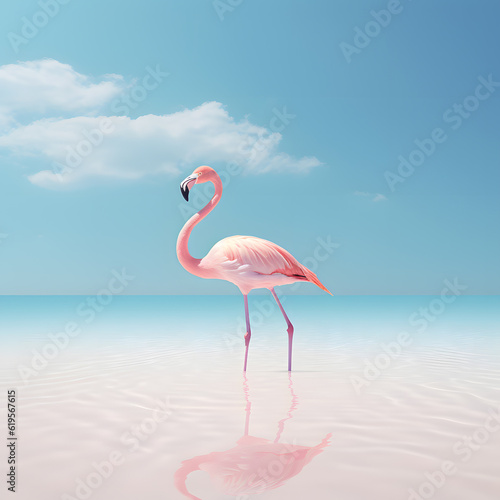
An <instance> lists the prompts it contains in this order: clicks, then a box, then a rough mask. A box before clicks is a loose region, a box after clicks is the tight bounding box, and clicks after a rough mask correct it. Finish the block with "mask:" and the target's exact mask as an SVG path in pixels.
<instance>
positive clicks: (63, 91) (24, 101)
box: [0, 59, 123, 127]
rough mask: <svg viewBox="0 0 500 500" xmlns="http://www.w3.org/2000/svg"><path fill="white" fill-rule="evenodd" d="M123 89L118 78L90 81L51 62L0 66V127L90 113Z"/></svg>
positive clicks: (110, 76)
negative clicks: (18, 121) (27, 118)
mask: <svg viewBox="0 0 500 500" xmlns="http://www.w3.org/2000/svg"><path fill="white" fill-rule="evenodd" d="M122 90H123V79H122V78H121V77H120V76H119V75H106V77H105V79H103V80H102V81H100V82H96V83H94V82H92V80H91V79H90V78H89V77H88V76H85V75H82V74H80V73H77V72H76V71H75V70H74V69H73V68H72V67H71V66H70V65H68V64H62V63H60V62H59V61H55V60H54V59H41V60H37V61H27V62H20V63H17V64H6V65H4V66H0V126H3V127H5V126H6V125H7V124H9V123H11V122H12V121H13V120H14V119H16V118H19V117H20V116H21V117H24V116H30V117H33V116H36V117H41V116H47V114H49V116H50V114H52V116H53V114H54V113H55V114H56V116H60V115H61V114H65V113H67V112H84V113H86V114H87V113H94V112H96V111H98V110H99V109H100V108H102V106H103V105H105V104H106V103H108V102H109V101H110V100H111V99H113V98H114V97H116V96H117V95H119V94H120V93H121V92H122Z"/></svg>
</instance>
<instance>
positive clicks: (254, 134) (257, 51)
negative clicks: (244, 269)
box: [0, 0, 500, 295]
mask: <svg viewBox="0 0 500 500" xmlns="http://www.w3.org/2000/svg"><path fill="white" fill-rule="evenodd" d="M233 3H234V4H237V2H233ZM42 4H43V1H42V2H41V3H37V2H34V1H23V2H18V3H10V4H9V5H8V6H6V7H5V8H4V10H3V15H2V18H1V19H0V33H1V36H0V54H1V60H0V175H1V186H2V196H1V197H0V213H1V217H0V235H1V237H0V256H1V258H0V266H1V268H0V275H1V277H2V280H1V289H0V291H1V292H2V293H4V294H93V293H96V292H97V291H98V290H100V289H101V288H103V287H105V286H106V284H107V283H108V282H109V280H110V277H111V276H112V274H111V273H112V271H113V270H122V269H124V268H125V269H126V270H127V272H128V273H129V274H130V275H133V276H134V279H133V280H132V281H131V283H130V285H129V286H128V287H127V288H126V290H125V291H124V293H131V294H212V293H213V294H225V293H238V291H237V289H236V288H235V287H234V286H233V285H231V284H227V283H223V282H215V281H210V280H201V279H199V278H197V277H194V276H191V275H189V274H187V273H186V271H184V269H182V267H181V266H180V264H179V263H178V262H177V258H176V255H175V241H176V238H177V234H178V232H179V230H180V229H181V227H182V225H183V224H184V222H185V213H184V212H182V207H184V208H186V207H193V206H195V207H197V208H201V206H198V205H197V203H198V204H199V203H201V201H200V200H198V202H197V201H196V198H195V197H194V193H193V199H192V201H191V202H190V204H186V203H185V202H184V200H183V199H182V197H181V194H180V191H179V183H180V182H181V180H182V179H183V178H184V177H185V176H186V175H188V174H189V173H191V171H192V170H194V168H196V167H197V166H199V165H200V164H208V165H211V166H212V167H213V168H215V169H216V170H218V171H220V172H227V170H228V168H231V167H228V164H232V163H238V165H239V169H240V173H237V174H236V175H232V176H230V177H228V178H229V182H226V186H225V191H224V194H223V198H222V201H221V203H220V204H219V206H218V207H217V209H216V210H215V211H214V212H212V214H210V216H209V217H208V218H207V219H206V220H204V221H203V223H202V224H200V225H199V226H198V227H197V228H196V229H195V231H194V232H193V236H192V241H191V251H192V253H193V255H195V256H196V257H202V256H203V255H205V254H206V253H207V252H208V250H209V249H210V248H211V246H212V245H213V244H214V243H215V242H217V241H218V240H219V239H221V238H223V237H225V236H228V235H232V234H249V235H254V236H260V237H263V238H266V239H270V240H272V241H274V242H276V243H278V244H279V245H281V246H283V247H284V248H286V249H287V250H289V251H290V252H291V253H292V254H293V255H295V257H297V258H298V259H299V260H300V261H303V262H304V263H305V264H306V265H308V264H309V265H311V266H314V267H315V269H314V270H315V271H316V273H317V274H318V276H319V277H320V279H321V280H322V282H323V283H324V284H325V285H326V286H327V287H328V288H329V289H330V290H332V291H333V292H334V293H336V294H341V295H342V294H435V293H439V292H440V290H441V289H442V287H443V281H444V280H445V279H446V278H448V279H452V278H457V279H459V281H460V282H461V283H463V284H465V285H467V287H468V288H467V292H466V293H471V294H496V293H498V282H499V278H500V276H499V274H500V273H499V266H498V255H499V252H500V238H499V235H498V215H499V208H500V207H499V205H500V199H499V196H498V194H499V193H498V189H499V188H498V186H499V180H500V179H499V177H500V175H499V173H498V172H499V160H500V146H499V145H500V141H499V140H498V131H499V127H498V125H499V123H498V122H499V119H498V117H499V116H500V87H497V86H495V82H500V63H499V61H498V57H497V48H498V47H499V46H500V33H499V32H498V29H497V19H498V16H499V15H500V6H498V3H497V2H494V1H484V2H482V3H481V7H480V8H478V7H477V6H476V5H474V4H473V3H472V2H456V1H455V2H452V1H442V2H439V3H435V2H430V1H428V2H424V1H418V2H417V1H409V0H407V1H402V2H400V3H399V4H398V3H397V2H394V1H393V2H365V1H359V2H348V1H336V2H327V1H311V2H296V1H284V0H283V1H278V0H277V1H274V2H264V1H258V0H256V1H248V0H247V1H243V2H241V3H240V4H239V5H236V6H235V7H231V6H230V3H229V2H224V1H222V2H218V3H217V2H215V3H214V2H212V1H201V0H200V1H196V2H194V1H193V2H152V1H145V2H140V3H139V2H130V1H129V2H124V1H122V2H118V1H115V0H111V1H108V2H97V1H95V0H90V1H86V2H83V1H78V0H70V1H69V2H68V3H66V4H64V5H60V4H57V5H58V7H54V4H53V3H50V2H49V3H48V4H47V7H46V8H47V9H48V10H50V8H49V4H50V5H51V6H52V9H53V10H52V11H51V13H52V14H53V13H54V11H55V10H58V12H57V13H56V14H55V15H53V17H50V18H49V16H47V22H46V23H45V21H44V16H43V14H40V12H41V10H42V7H41V5H42ZM224 5H226V6H229V7H227V8H224ZM216 7H218V8H219V12H217V9H216ZM389 8H390V9H391V10H393V13H392V14H390V16H391V17H390V19H389V18H388V14H387V13H386V11H387V10H388V9H389ZM382 10H383V11H384V12H382V13H381V14H379V15H376V16H375V17H374V14H373V13H372V11H375V12H379V13H380V11H382ZM221 16H222V17H223V19H222V20H221V19H220V17H221ZM376 17H377V18H378V19H379V20H382V22H383V23H384V24H386V26H380V24H374V23H376V21H374V19H375V18H376ZM35 21H36V22H38V24H41V25H43V26H40V27H38V28H37V27H36V26H35V27H34V28H33V27H31V26H30V25H29V23H31V22H35ZM367 23H368V24H367ZM358 28H359V29H358ZM30 29H31V31H30ZM23 30H24V31H23ZM366 30H367V31H368V32H369V33H371V34H372V35H373V36H371V37H368V38H367V36H366V35H363V34H360V33H363V32H365V31H366ZM24 35H29V36H24ZM20 37H23V40H21V38H20ZM355 37H357V38H356V39H355ZM356 43H357V44H358V45H357V46H356ZM346 44H349V45H350V46H351V49H352V48H354V49H353V50H350V51H349V50H348V51H347V56H346V47H347V45H346ZM363 44H364V45H366V46H364V47H362V45H363ZM152 73H154V74H156V77H157V79H156V80H155V79H154V76H150V77H148V76H147V75H151V74H152ZM166 73H168V75H166ZM158 75H159V76H158ZM145 78H146V80H145ZM485 82H486V83H485ZM488 82H489V83H488ZM145 86H147V87H149V89H147V90H144V87H145ZM153 87H154V88H153ZM478 87H480V88H479V90H478ZM476 93H478V95H479V97H480V98H476V97H475V95H476ZM127 99H128V101H127ZM127 102H128V103H129V104H126V103H127ZM454 106H466V107H465V108H460V107H454ZM467 109H468V110H470V111H467ZM280 113H281V115H283V113H285V114H286V115H293V117H291V116H289V117H288V119H286V120H285V121H283V120H281V121H280V120H279V116H280ZM276 117H278V119H277V118H276ZM103 120H104V121H103ZM106 120H107V121H106ZM97 129H99V130H101V129H102V130H106V132H103V133H102V137H103V139H102V141H101V142H100V143H99V144H98V145H96V146H93V147H92V148H91V150H90V151H89V152H88V155H87V156H86V157H85V158H84V159H82V161H81V162H80V163H79V164H78V165H77V166H76V167H71V166H70V167H68V165H66V163H65V162H67V151H68V150H69V149H71V148H73V149H75V148H78V147H80V148H84V145H82V144H83V143H82V141H85V136H84V132H85V131H86V132H87V134H88V133H91V132H92V131H95V130H97ZM436 129H440V130H441V132H439V130H438V132H435V131H436ZM433 131H434V134H435V135H434V137H438V138H439V140H440V142H436V141H434V143H433V144H431V145H429V144H430V143H429V141H427V142H424V146H425V145H427V146H426V147H427V148H428V151H431V153H430V154H429V155H425V154H424V153H418V152H417V153H413V156H412V152H413V151H414V150H416V149H418V147H417V145H416V143H415V141H423V140H425V139H428V138H429V137H431V136H432V134H433ZM94 133H97V134H99V133H98V132H94ZM259 138H262V139H259ZM242 141H243V143H244V144H247V146H248V145H249V144H252V143H255V141H257V145H256V146H254V148H257V149H254V153H255V154H253V153H252V154H249V152H248V151H249V150H248V147H247V149H242V148H241V144H240V143H241V142H242ZM68 148H69V149H68ZM83 150H84V149H82V151H83ZM401 156H402V157H403V158H404V159H406V160H407V161H408V160H409V158H410V157H411V158H412V159H413V160H414V161H415V162H416V163H419V161H420V160H422V158H423V161H422V163H421V164H419V165H416V166H413V171H412V172H411V171H409V170H408V169H407V170H405V171H404V175H405V176H404V177H403V176H402V175H401V172H398V165H399V164H400V163H401V159H398V158H400V157H401ZM54 164H58V165H59V166H61V165H63V166H64V165H66V167H67V168H66V170H65V171H64V172H63V174H62V175H60V176H59V177H58V176H57V175H56V174H55V172H56V170H55V168H56V167H54ZM388 172H390V174H388ZM396 175H397V176H399V180H400V181H402V182H396V183H395V184H394V178H395V177H394V176H396ZM388 176H389V178H390V179H392V187H393V188H394V189H393V190H391V184H390V182H388V180H387V179H388ZM198 187H199V186H197V187H196V188H198ZM322 242H323V243H324V242H333V243H335V245H334V246H330V247H329V248H330V250H329V251H325V250H324V245H323V246H322ZM327 247H328V244H327ZM318 248H319V249H320V250H318ZM321 248H323V250H321ZM325 252H326V253H325ZM318 256H319V257H320V258H317V257H318ZM288 289H289V293H301V294H302V293H322V292H320V291H319V290H316V289H315V287H314V286H313V285H301V286H300V287H295V288H290V287H288ZM283 292H284V293H288V292H287V291H286V290H285V287H283Z"/></svg>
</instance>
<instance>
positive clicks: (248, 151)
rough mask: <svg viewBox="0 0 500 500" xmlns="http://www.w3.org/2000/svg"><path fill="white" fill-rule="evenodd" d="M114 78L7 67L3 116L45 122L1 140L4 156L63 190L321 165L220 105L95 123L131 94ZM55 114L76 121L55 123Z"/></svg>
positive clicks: (0, 71) (59, 68)
mask: <svg viewBox="0 0 500 500" xmlns="http://www.w3.org/2000/svg"><path fill="white" fill-rule="evenodd" d="M107 78H108V79H107V80H105V81H102V82H100V83H91V82H90V81H89V79H88V78H87V77H85V76H83V75H80V74H78V73H76V72H75V71H74V70H73V69H72V68H71V66H68V65H65V64H61V63H59V62H57V61H53V60H43V61H34V62H30V63H20V64H19V65H8V66H2V67H0V92H1V91H2V89H6V91H7V93H10V94H9V95H10V96H11V99H10V100H9V99H4V98H3V97H1V98H0V99H1V100H0V110H2V109H3V110H7V111H6V112H7V113H9V112H10V113H11V114H12V115H14V114H15V112H18V111H20V110H22V111H31V112H32V113H35V112H39V113H42V114H44V117H43V118H41V119H40V118H39V119H35V120H34V121H33V120H32V121H31V123H28V124H25V125H21V124H19V123H18V124H17V126H16V127H11V128H10V130H8V131H6V132H5V133H4V134H3V135H0V148H5V149H7V150H8V151H10V152H12V153H13V154H16V155H18V156H21V157H22V156H26V157H27V156H30V157H35V158H37V159H40V160H41V163H42V165H43V166H41V167H39V168H40V170H39V171H37V172H33V173H32V174H31V175H29V176H28V179H29V180H30V182H32V183H33V184H37V185H39V186H42V187H47V188H57V187H66V186H70V185H79V184H82V183H85V182H87V181H91V180H93V181H95V180H98V179H104V178H115V179H120V178H121V179H137V178H141V177H143V176H146V175H157V174H165V173H166V174H177V173H179V172H180V170H181V169H183V168H184V167H185V169H186V170H189V169H190V168H194V167H196V166H198V165H202V164H208V165H210V164H216V163H227V162H236V163H238V164H240V165H241V166H243V168H244V171H245V172H246V173H265V172H270V171H289V172H307V171H308V170H309V169H311V168H313V167H316V166H318V165H321V162H320V161H319V160H318V159H317V158H315V157H302V158H294V157H292V156H290V155H289V154H287V153H284V152H281V151H279V149H278V146H279V143H280V141H281V138H282V136H281V134H280V133H279V132H273V131H272V130H270V129H269V128H267V127H262V126H259V125H255V124H252V123H251V122H250V121H249V120H248V119H247V118H245V119H243V120H240V121H236V120H235V119H234V118H232V117H231V116H230V115H229V113H228V112H227V110H226V109H225V107H224V106H223V105H222V104H221V103H219V102H206V103H204V104H202V105H200V106H198V107H195V108H193V109H185V110H183V111H179V112H176V113H172V114H168V115H145V116H139V117H138V118H135V119H132V118H129V117H127V116H109V117H107V116H89V114H91V113H92V112H94V111H96V110H99V109H102V107H103V106H104V105H106V104H108V103H109V101H110V100H111V99H113V98H115V97H116V96H117V95H118V93H119V92H120V91H121V90H122V89H123V88H124V87H125V84H124V82H122V81H121V80H120V77H118V76H116V75H115V76H108V77H107ZM16 86H17V88H18V91H16V92H15V91H14V89H15V88H16ZM26 94H30V95H29V96H28V95H26ZM8 106H10V108H9V109H7V108H8ZM54 111H66V112H73V113H72V114H73V116H71V117H62V118H61V115H60V114H59V115H56V116H57V117H54V115H51V114H50V113H51V112H54ZM81 111H86V113H85V115H86V116H82V115H81ZM75 115H76V116H75ZM0 116H1V113H0ZM0 125H1V123H0ZM61 172H62V174H61Z"/></svg>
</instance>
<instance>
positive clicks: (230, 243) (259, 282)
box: [177, 166, 332, 372]
mask: <svg viewBox="0 0 500 500" xmlns="http://www.w3.org/2000/svg"><path fill="white" fill-rule="evenodd" d="M204 182H211V183H212V184H213V185H214V186H215V194H214V195H213V197H212V199H211V200H210V201H209V202H208V203H207V204H206V205H205V206H204V207H203V208H202V209H201V210H200V211H199V212H197V213H196V214H194V215H193V216H192V217H191V218H190V219H189V220H188V221H187V222H186V224H184V227H183V228H182V229H181V231H180V233H179V236H178V238H177V258H178V259H179V262H180V263H181V265H182V267H184V269H185V270H186V271H188V272H190V273H191V274H194V275H195V276H199V277H200V278H207V279H221V280H226V281H229V282H230V283H233V284H234V285H236V286H237V287H238V288H239V289H240V291H241V293H242V294H243V300H244V304H245V320H246V333H245V336H244V337H245V362H244V365H243V371H244V372H246V371H247V361H248V346H249V344H250V337H251V335H252V332H251V328H250V317H249V314H248V293H249V292H250V291H251V290H253V289H255V288H267V289H268V290H269V291H270V292H271V294H272V296H273V297H274V300H276V303H277V304H278V307H279V309H280V311H281V313H282V314H283V317H284V318H285V321H286V324H287V332H288V371H291V370H292V341H293V332H294V328H293V325H292V323H291V321H290V319H289V318H288V316H287V315H286V313H285V310H284V309H283V306H282V305H281V302H280V300H279V299H278V296H277V295H276V292H275V291H274V287H275V286H279V285H288V284H291V283H295V282H297V281H308V282H310V283H314V284H315V285H317V286H319V287H320V288H321V289H322V290H325V291H326V292H328V293H329V294H330V295H332V293H331V292H330V291H329V290H328V289H327V288H326V287H325V286H324V285H323V284H322V283H321V282H320V281H319V279H318V277H317V276H316V275H315V274H314V273H313V272H312V271H310V270H309V269H307V267H305V266H303V265H302V264H300V263H299V262H298V261H297V259H295V257H293V255H291V254H290V253H289V252H287V251H286V250H285V249H284V248H281V247H280V246H278V245H276V243H272V242H271V241H267V240H263V239H261V238H257V237H255V236H239V235H238V236H230V237H228V238H224V239H222V240H220V241H219V242H217V243H216V244H215V245H214V246H213V247H212V249H211V250H210V251H209V252H208V254H207V255H206V256H205V257H204V258H203V259H196V258H194V257H192V256H191V254H190V253H189V250H188V241H189V236H190V235H191V231H192V230H193V228H194V227H195V226H196V224H198V223H199V222H200V221H201V220H202V219H204V218H205V217H206V216H207V215H208V214H209V213H210V212H211V211H212V210H213V209H214V208H215V207H216V205H217V203H219V201H220V199H221V195H222V182H221V180H220V177H219V176H218V174H217V172H216V171H215V170H214V169H213V168H210V167H207V166H202V167H198V168H197V169H195V171H194V172H193V173H192V174H191V175H189V176H188V177H186V178H185V179H184V180H183V181H182V182H181V186H180V187H181V193H182V196H183V197H184V199H185V200H186V201H189V191H190V190H191V188H192V187H193V186H194V185H195V184H202V183H204Z"/></svg>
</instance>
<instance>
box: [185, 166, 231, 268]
mask: <svg viewBox="0 0 500 500" xmlns="http://www.w3.org/2000/svg"><path fill="white" fill-rule="evenodd" d="M211 182H212V183H213V185H214V186H215V194H214V195H213V196H212V199H211V200H210V201H209V202H208V203H207V204H206V205H205V206H204V207H203V208H202V209H201V210H200V211H199V212H198V213H196V214H194V215H193V216H192V217H191V218H190V219H189V220H188V221H187V222H186V224H184V227H183V228H182V229H181V232H180V233H179V236H178V238H177V258H178V259H179V262H180V263H181V265H182V267H183V268H184V269H185V270H186V271H188V272H190V273H191V274H194V275H196V276H199V277H200V278H209V277H210V276H209V274H210V270H208V269H203V267H201V266H200V263H201V259H195V258H194V257H192V256H191V254H190V253H189V249H188V242H189V236H191V231H192V230H193V228H194V226H196V224H198V222H200V221H201V220H202V219H204V218H205V217H206V216H207V215H208V214H209V213H210V212H211V211H212V210H213V209H214V208H215V206H216V205H217V203H219V201H220V197H221V195H222V182H221V180H220V177H219V176H218V175H216V177H215V178H214V179H213V180H211Z"/></svg>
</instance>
